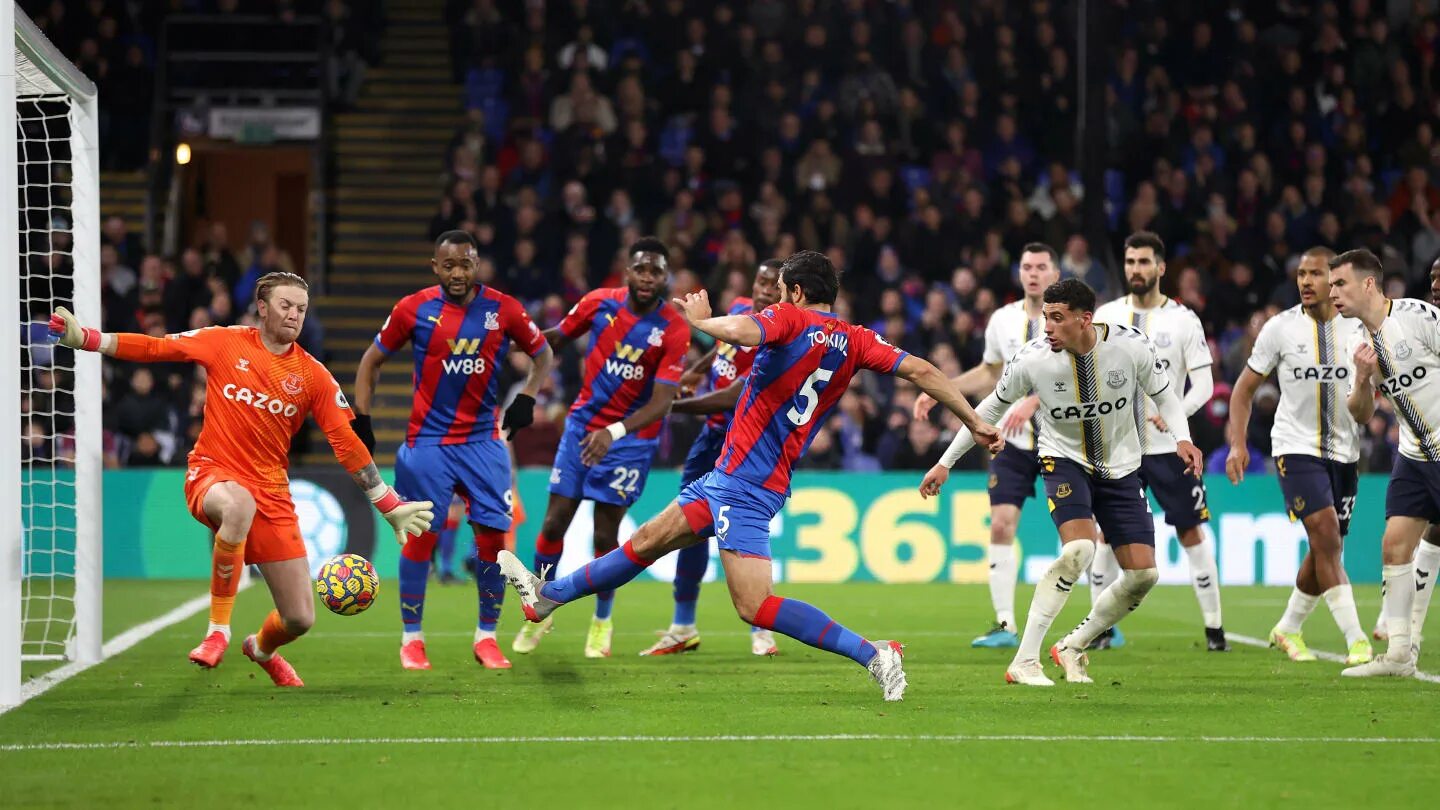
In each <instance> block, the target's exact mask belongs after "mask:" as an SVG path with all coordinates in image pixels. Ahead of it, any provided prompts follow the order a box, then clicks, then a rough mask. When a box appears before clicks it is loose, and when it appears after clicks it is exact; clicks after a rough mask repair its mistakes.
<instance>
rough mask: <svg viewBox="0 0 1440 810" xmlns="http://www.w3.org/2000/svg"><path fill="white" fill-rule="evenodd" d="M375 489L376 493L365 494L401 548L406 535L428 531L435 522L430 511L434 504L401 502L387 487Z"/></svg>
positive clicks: (427, 502)
mask: <svg viewBox="0 0 1440 810" xmlns="http://www.w3.org/2000/svg"><path fill="white" fill-rule="evenodd" d="M375 489H376V490H378V492H375V491H371V492H368V493H366V494H367V495H369V496H370V502H371V503H373V504H375V508H376V509H378V510H379V511H380V516H381V517H383V518H385V520H386V522H388V523H389V524H390V528H392V529H394V530H395V542H397V543H399V544H400V545H402V546H403V545H405V538H406V537H407V536H408V535H412V534H421V533H424V532H428V531H430V524H431V523H432V522H433V521H434V520H435V513H434V512H433V511H431V509H432V508H433V507H434V506H435V504H433V503H431V502H429V501H406V500H403V499H402V498H401V497H400V496H399V495H397V494H396V493H395V490H394V489H393V488H391V487H388V486H383V485H382V486H379V487H376V488H375Z"/></svg>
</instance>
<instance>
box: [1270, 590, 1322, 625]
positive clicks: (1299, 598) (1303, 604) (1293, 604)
mask: <svg viewBox="0 0 1440 810" xmlns="http://www.w3.org/2000/svg"><path fill="white" fill-rule="evenodd" d="M1319 601H1320V597H1318V596H1311V595H1310V594H1308V593H1305V592H1304V591H1302V590H1300V589H1299V588H1295V589H1293V590H1291V591H1290V602H1289V604H1287V605H1286V606H1285V615H1283V616H1281V617H1280V622H1279V623H1278V624H1276V625H1275V629H1276V630H1279V631H1280V632H1282V633H1298V632H1300V628H1301V627H1303V626H1304V624H1305V620H1306V619H1307V618H1309V616H1310V612H1311V611H1312V610H1314V609H1315V605H1316V603H1318V602H1319Z"/></svg>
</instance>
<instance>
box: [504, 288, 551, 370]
mask: <svg viewBox="0 0 1440 810" xmlns="http://www.w3.org/2000/svg"><path fill="white" fill-rule="evenodd" d="M500 314H501V316H502V317H503V318H504V319H505V334H507V335H509V336H510V339H511V340H513V341H515V345H516V346H519V347H520V348H521V349H522V350H523V351H524V352H525V353H526V354H528V355H530V356H531V357H534V356H535V355H537V354H539V353H540V350H541V349H544V348H545V346H546V343H545V336H544V335H542V334H540V327H538V326H536V325H535V322H534V321H532V320H530V315H529V313H527V312H526V311H525V307H522V306H520V302H519V301H516V300H515V299H514V298H507V299H505V300H504V302H503V303H502V304H501V305H500Z"/></svg>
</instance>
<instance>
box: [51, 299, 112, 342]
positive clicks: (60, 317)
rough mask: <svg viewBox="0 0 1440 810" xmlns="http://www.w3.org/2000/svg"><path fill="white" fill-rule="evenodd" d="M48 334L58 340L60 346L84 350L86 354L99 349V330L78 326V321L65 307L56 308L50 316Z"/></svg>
mask: <svg viewBox="0 0 1440 810" xmlns="http://www.w3.org/2000/svg"><path fill="white" fill-rule="evenodd" d="M50 334H52V335H56V336H57V337H58V338H59V342H60V345H61V346H66V347H68V348H71V349H84V350H85V351H87V352H93V351H98V350H99V348H100V330H99V329H90V328H88V327H84V326H81V325H80V320H79V319H78V318H76V317H75V315H74V313H72V312H71V311H70V310H68V309H66V308H65V307H56V308H55V314H53V315H51V316H50Z"/></svg>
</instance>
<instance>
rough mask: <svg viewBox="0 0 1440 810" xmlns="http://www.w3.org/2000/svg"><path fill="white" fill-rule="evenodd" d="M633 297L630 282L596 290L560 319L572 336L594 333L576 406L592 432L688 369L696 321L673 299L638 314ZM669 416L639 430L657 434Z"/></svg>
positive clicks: (577, 418)
mask: <svg viewBox="0 0 1440 810" xmlns="http://www.w3.org/2000/svg"><path fill="white" fill-rule="evenodd" d="M629 300H630V290H629V288H628V287H611V288H607V289H603V290H594V291H592V292H590V293H587V294H586V295H585V297H584V298H581V299H580V301H579V303H577V304H576V305H575V306H574V307H573V308H572V309H571V310H570V311H569V312H568V313H566V315H565V317H564V319H562V320H561V321H560V325H559V329H560V332H561V334H563V335H565V336H566V337H568V338H571V339H575V338H578V337H580V335H581V334H582V333H584V332H586V331H589V332H590V345H589V346H588V348H587V349H586V352H585V367H584V370H583V371H582V374H581V379H582V380H583V382H582V383H581V385H580V396H578V397H577V398H576V399H575V404H574V405H572V406H570V419H571V420H572V423H573V424H575V425H578V426H580V427H582V428H584V430H585V431H586V432H587V433H588V432H590V431H595V430H600V429H601V428H603V427H605V426H606V425H609V424H610V423H612V422H619V421H621V420H622V419H625V418H626V417H628V416H629V415H630V414H632V413H634V412H635V411H637V410H639V409H640V408H641V406H643V405H644V404H645V403H646V402H649V401H650V397H651V395H652V393H653V392H654V390H655V383H662V384H664V385H679V384H680V375H681V374H683V373H684V371H685V352H687V351H689V349H690V326H689V325H688V324H686V323H685V319H684V317H682V316H681V315H680V313H679V311H677V310H676V309H675V308H674V307H673V306H671V305H670V303H669V302H668V301H667V302H662V303H661V304H660V306H659V307H657V308H656V309H655V311H653V312H651V313H650V314H648V315H638V314H636V313H635V311H634V310H633V309H631V308H630V307H629V305H628V302H629ZM664 421H665V420H663V419H657V420H655V421H654V422H651V423H650V424H648V425H646V426H645V427H643V428H641V429H639V430H637V431H635V433H634V434H633V435H634V436H636V437H637V438H640V439H654V438H656V437H658V436H659V435H660V428H661V426H662V425H663V423H664Z"/></svg>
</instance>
